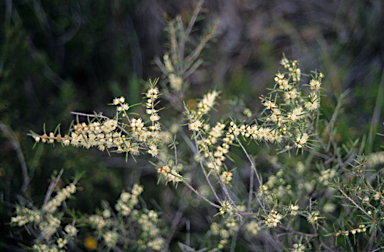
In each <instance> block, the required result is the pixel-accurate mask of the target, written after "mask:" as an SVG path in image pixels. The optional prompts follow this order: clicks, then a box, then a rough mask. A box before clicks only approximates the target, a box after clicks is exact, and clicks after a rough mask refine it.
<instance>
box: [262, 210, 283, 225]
mask: <svg viewBox="0 0 384 252" xmlns="http://www.w3.org/2000/svg"><path fill="white" fill-rule="evenodd" d="M282 218H283V216H282V215H281V214H279V213H278V212H276V211H275V210H271V212H270V213H269V214H268V216H267V217H266V218H265V224H266V225H267V227H269V228H271V227H277V224H279V223H280V220H281V219H282Z"/></svg>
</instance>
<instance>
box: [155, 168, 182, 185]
mask: <svg viewBox="0 0 384 252" xmlns="http://www.w3.org/2000/svg"><path fill="white" fill-rule="evenodd" d="M157 172H158V173H160V174H161V175H163V176H164V177H165V178H166V179H167V181H171V182H181V181H182V179H183V177H182V176H181V175H180V174H179V173H178V171H177V167H174V168H172V170H171V168H170V167H169V166H168V165H165V166H163V167H162V168H159V169H157Z"/></svg>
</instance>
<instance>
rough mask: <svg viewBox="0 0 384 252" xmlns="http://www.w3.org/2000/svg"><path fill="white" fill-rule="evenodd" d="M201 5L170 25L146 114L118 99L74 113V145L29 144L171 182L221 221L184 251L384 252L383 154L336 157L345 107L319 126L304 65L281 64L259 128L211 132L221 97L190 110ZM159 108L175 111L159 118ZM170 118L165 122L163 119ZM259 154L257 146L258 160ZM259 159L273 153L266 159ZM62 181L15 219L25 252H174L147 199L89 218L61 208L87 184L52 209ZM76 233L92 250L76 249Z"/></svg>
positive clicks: (315, 83) (224, 123)
mask: <svg viewBox="0 0 384 252" xmlns="http://www.w3.org/2000/svg"><path fill="white" fill-rule="evenodd" d="M201 4H202V2H201V1H200V2H199V3H198V4H197V8H196V10H195V12H194V14H193V16H192V19H191V21H190V22H189V24H188V26H187V27H185V26H184V25H183V24H182V22H181V18H180V17H177V18H176V19H175V20H171V21H169V23H168V25H169V35H170V42H171V47H170V52H168V53H166V54H165V55H164V56H163V60H160V59H156V63H157V64H158V66H159V68H160V69H161V70H162V72H163V74H164V77H165V78H163V80H162V81H161V82H159V80H158V79H156V80H154V81H151V80H150V81H149V82H148V85H147V87H146V88H147V89H146V92H145V93H144V99H145V100H146V102H145V103H144V104H143V106H144V108H145V112H146V113H145V114H143V115H137V114H136V113H133V112H131V110H132V107H133V106H134V105H132V104H129V102H128V101H126V99H125V98H124V96H121V97H116V98H114V99H112V103H111V104H110V105H111V106H114V107H115V108H116V113H115V114H114V115H113V116H111V117H108V116H105V115H102V114H97V113H94V114H85V113H78V112H74V113H73V114H75V115H76V121H75V122H73V123H72V125H71V127H70V129H69V133H68V134H65V135H64V136H62V135H61V130H60V127H57V128H56V129H55V130H54V131H52V132H49V133H47V132H46V131H45V129H44V132H43V133H42V134H38V133H34V132H32V133H31V134H30V135H31V136H32V137H33V138H34V140H35V141H36V142H37V143H38V142H42V143H46V144H54V143H55V142H56V143H60V144H62V145H63V146H71V147H77V148H79V147H83V148H87V149H89V148H97V149H99V150H100V151H106V152H116V153H118V154H121V155H125V158H126V159H128V158H131V157H132V158H134V159H136V158H139V157H143V158H144V159H148V160H149V162H150V163H151V164H152V165H153V167H154V170H153V171H154V172H156V173H157V174H158V177H159V180H158V181H159V183H160V182H162V183H163V182H164V183H165V184H168V183H169V182H172V183H170V184H172V185H167V186H170V187H175V188H176V193H177V192H178V191H182V192H180V194H181V193H186V191H185V190H184V189H188V192H189V193H193V194H194V195H195V198H196V200H198V201H199V200H201V201H202V202H201V203H199V204H205V205H206V206H207V207H209V208H212V209H216V210H215V211H216V212H215V214H213V215H210V216H209V218H211V220H212V221H211V223H210V227H209V228H207V230H206V235H205V236H204V239H205V240H204V241H203V242H200V243H198V242H196V243H195V244H191V243H190V241H189V239H186V240H187V241H186V242H185V243H184V242H182V241H179V243H178V246H179V248H180V249H181V250H182V251H195V250H194V249H193V247H196V248H198V249H211V250H212V251H220V250H228V249H230V250H231V251H234V250H235V249H237V246H242V247H246V248H247V249H248V250H267V249H268V250H270V249H272V250H276V251H281V250H283V249H286V250H289V251H305V250H311V251H320V250H327V251H340V250H346V251H350V250H354V248H357V249H358V250H363V249H365V250H368V251H373V250H380V248H382V247H383V246H384V242H383V241H384V239H383V238H382V228H383V218H384V216H383V213H384V212H383V205H384V197H383V195H382V193H384V191H383V188H382V183H383V177H382V174H381V171H380V170H376V169H374V168H376V167H377V165H379V164H382V163H384V162H383V153H382V152H381V153H374V154H371V155H369V156H367V157H364V155H363V151H364V141H358V140H357V141H355V142H352V143H350V144H346V145H343V146H342V148H341V147H340V146H338V142H337V141H336V140H335V134H336V128H335V121H336V119H337V115H338V113H339V111H340V106H341V101H342V99H343V97H340V100H339V103H338V104H337V106H336V108H335V111H334V114H333V116H332V119H331V120H330V121H329V122H326V121H324V120H322V119H321V113H320V109H321V95H322V93H321V92H322V87H321V86H322V80H323V78H324V74H323V73H322V72H319V71H313V72H311V74H310V75H307V74H304V73H302V72H301V69H300V66H299V62H298V61H296V60H294V61H291V60H288V59H287V58H286V57H285V56H284V57H283V59H282V61H281V65H282V67H283V68H282V69H281V70H280V71H279V72H278V73H277V74H276V76H275V77H274V85H273V87H272V88H271V90H270V91H269V93H268V94H267V95H266V96H261V97H260V101H261V104H262V105H263V107H264V109H263V110H262V112H261V113H260V114H261V116H260V117H258V118H256V117H255V116H253V115H257V114H258V113H257V112H256V111H252V110H251V109H249V108H248V109H246V110H244V114H245V115H247V117H248V118H250V119H248V120H244V121H241V120H235V119H233V118H220V120H219V121H212V120H211V118H210V115H211V114H213V113H214V112H212V110H214V107H215V105H216V104H217V103H218V99H219V97H220V92H219V91H216V90H213V91H210V92H208V93H207V94H205V95H204V96H203V97H202V98H201V99H200V100H199V101H198V102H197V103H196V104H187V103H185V102H184V101H183V97H185V95H186V90H187V86H188V77H189V76H190V75H191V74H192V73H193V72H194V71H195V70H196V69H197V68H198V67H199V65H201V64H202V59H200V58H199V54H200V52H201V51H202V49H203V47H204V46H205V44H206V43H207V42H208V41H209V40H210V39H211V38H212V37H213V36H214V35H215V33H216V25H213V26H212V27H211V28H210V29H208V31H207V32H206V34H204V35H203V37H202V38H201V40H200V43H199V44H198V45H197V47H196V48H195V49H194V50H192V52H191V53H190V54H189V55H187V56H185V55H184V54H185V46H186V41H187V39H188V37H189V35H190V32H191V29H192V27H193V24H194V22H195V20H196V18H197V16H198V13H199V12H200V9H201ZM271 78H272V77H271ZM162 98H164V100H168V101H169V102H170V103H171V105H172V106H171V108H167V107H163V104H165V103H166V102H162V100H161V99H162ZM164 108H166V109H167V112H164V113H162V111H161V110H163V109H164ZM171 109H173V110H172V111H170V110H171ZM251 119H252V120H251ZM255 146H260V147H258V148H256V150H257V151H255ZM263 148H271V150H270V151H269V152H267V151H264V152H263V151H260V150H259V149H263ZM244 160H245V161H244ZM259 162H267V163H268V166H269V167H270V169H269V170H262V169H260V167H259V165H258V163H259ZM61 173H62V172H60V174H59V175H57V176H56V177H55V178H54V179H53V180H52V183H51V185H50V188H49V190H48V193H47V196H46V200H45V202H44V204H43V205H42V206H41V207H37V206H33V205H20V206H17V207H16V212H15V216H14V217H13V218H12V219H11V223H12V224H13V225H15V226H24V227H25V228H26V229H28V230H29V231H30V232H31V235H34V237H35V240H34V244H33V245H32V246H31V247H29V248H28V249H32V250H34V251H64V250H72V249H73V248H75V247H76V246H80V245H79V244H82V243H83V244H84V246H85V247H87V248H88V249H89V250H93V249H96V248H98V249H100V250H112V251H120V250H121V249H122V250H129V249H130V250H139V249H141V250H148V251H150V250H155V251H160V250H168V249H169V248H170V246H171V242H172V234H173V233H172V232H174V231H175V229H176V227H175V226H172V225H173V223H172V225H171V228H170V230H171V232H170V233H171V235H168V232H166V231H167V228H165V224H166V222H167V221H166V220H165V219H163V220H161V214H160V213H159V212H158V211H155V210H149V209H146V208H145V207H140V206H139V196H140V194H141V193H142V191H143V187H141V186H139V185H138V184H135V185H134V186H133V188H132V190H131V191H130V192H125V191H124V192H122V193H121V195H120V198H119V199H118V200H117V203H116V205H115V206H114V207H110V206H108V204H104V205H103V209H101V210H98V211H97V213H95V214H94V215H91V216H87V215H83V214H80V213H77V212H76V211H72V210H70V209H67V208H66V206H65V204H64V203H65V201H66V200H68V199H69V198H70V196H71V195H72V194H74V193H76V183H77V181H78V179H79V178H80V176H78V177H76V178H75V180H74V181H73V182H72V183H71V184H70V185H68V186H67V187H65V188H64V189H61V190H58V191H57V193H56V195H55V196H54V197H53V198H52V197H51V195H52V192H53V190H54V188H55V185H56V183H57V181H58V180H59V178H60V176H61ZM179 184H180V185H179ZM180 188H184V189H180ZM183 190H184V191H183ZM190 197H191V198H193V196H190ZM187 200H188V199H187ZM210 212H212V211H210ZM159 216H160V219H159ZM175 225H177V223H176V222H175ZM168 231H169V230H168ZM81 232H84V233H85V234H89V237H91V238H89V239H87V240H81V239H79V238H78V235H79V234H80V233H81ZM350 234H351V235H350ZM166 236H168V238H166ZM339 236H340V237H343V239H340V237H339ZM92 237H94V238H92ZM199 244H200V247H199ZM237 244H241V245H237Z"/></svg>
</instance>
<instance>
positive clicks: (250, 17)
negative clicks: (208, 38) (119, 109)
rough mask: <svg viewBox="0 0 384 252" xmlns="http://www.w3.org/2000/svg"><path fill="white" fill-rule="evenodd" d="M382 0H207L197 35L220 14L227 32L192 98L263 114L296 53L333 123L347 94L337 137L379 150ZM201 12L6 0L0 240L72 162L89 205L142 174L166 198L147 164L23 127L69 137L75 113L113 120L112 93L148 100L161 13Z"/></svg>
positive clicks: (0, 82)
mask: <svg viewBox="0 0 384 252" xmlns="http://www.w3.org/2000/svg"><path fill="white" fill-rule="evenodd" d="M383 5H384V2H383V1H381V0H376V1H375V0H373V1H363V0H357V1H331V0H321V1H306V0H293V1H285V0H272V1H270V0H268V1H266V0H265V1H251V0H220V1H218V0H207V1H206V2H205V3H204V5H203V7H204V8H205V10H206V12H205V13H204V14H203V17H204V18H203V19H202V20H200V21H198V22H197V24H196V28H197V29H196V31H195V32H194V33H192V37H196V39H198V38H199V36H200V35H201V31H202V29H204V27H205V26H206V25H209V24H212V23H213V22H215V21H218V22H219V28H218V31H219V34H218V36H217V37H216V39H215V40H214V41H213V42H210V43H209V45H208V47H207V48H206V49H205V50H204V51H203V55H202V56H203V58H204V60H205V63H204V64H203V66H201V67H200V68H199V69H198V70H197V71H196V72H195V73H194V74H193V75H192V76H191V77H190V91H189V92H188V93H186V97H185V99H188V98H198V97H201V96H202V95H203V94H204V93H205V92H206V91H208V90H210V89H213V88H217V89H218V90H221V91H222V94H221V97H222V98H223V99H236V97H237V98H239V99H241V100H243V101H244V104H243V105H244V106H245V107H248V108H250V109H252V110H253V111H258V110H259V109H258V108H259V106H260V100H259V97H260V95H261V94H267V91H266V88H267V87H270V86H271V85H273V77H274V74H275V73H276V72H277V70H278V69H280V65H279V62H280V59H281V58H282V55H283V53H285V55H286V57H287V58H288V59H298V60H299V63H300V66H301V68H302V72H305V73H308V72H309V71H310V70H313V69H319V70H320V69H321V71H322V72H323V73H324V74H325V79H324V83H323V87H324V88H326V89H327V91H326V92H325V94H326V96H325V97H324V98H323V100H322V103H323V110H322V113H323V118H324V119H326V120H329V119H330V117H331V115H332V112H333V108H334V106H335V104H336V102H337V98H338V96H339V95H340V94H341V93H342V92H344V91H345V90H350V91H349V93H348V95H347V99H346V100H345V106H344V109H343V113H342V114H341V115H340V118H339V122H338V128H339V132H340V133H339V141H348V140H350V139H354V138H357V137H360V138H361V137H362V136H363V135H366V136H367V139H368V146H367V149H366V151H367V152H368V153H369V152H371V151H378V150H380V147H379V146H380V144H382V140H381V143H380V141H377V137H375V133H376V131H377V130H378V131H380V130H381V132H383V131H384V130H383V127H382V122H383V118H384V117H383V112H382V109H381V108H382V105H383V99H384V94H383V89H384V86H383V85H384V81H383V78H384V76H383V66H384V50H383V49H384V43H383V41H384V15H383V14H384V13H383V10H384V6H383ZM193 9H194V1H186V0H184V1H176V0H167V1H165V0H143V1H132V0H126V1H120V0H111V1H89V0H82V1H79V0H76V1H75V0H67V1H61V0H49V1H47V0H25V1H23V0H2V1H0V121H1V122H2V123H3V124H4V125H7V126H8V128H7V130H4V129H5V127H3V128H2V129H3V130H2V134H1V135H0V138H1V140H0V142H1V145H0V155H1V156H0V160H1V161H0V193H1V194H0V200H1V204H0V219H1V220H0V225H1V226H0V243H3V244H13V243H16V242H17V241H18V240H17V237H12V238H11V237H10V236H12V235H10V231H9V226H8V224H6V223H7V222H9V221H10V217H11V216H12V211H13V210H14V204H15V203H17V202H18V201H19V200H22V199H23V198H28V197H30V196H32V198H31V199H32V200H33V202H34V203H36V204H37V205H39V204H41V202H42V201H43V197H44V193H45V191H46V189H47V187H48V185H49V181H50V180H49V179H50V176H51V174H52V172H53V171H54V170H60V169H62V168H64V169H65V172H64V175H63V178H62V179H63V182H68V181H71V178H72V177H73V176H74V174H75V173H76V172H81V171H86V177H85V179H83V180H82V181H81V182H80V186H81V190H82V193H81V194H80V193H78V195H77V196H76V199H75V202H76V203H74V204H77V207H78V208H79V209H80V210H82V211H84V212H92V211H94V209H95V208H97V207H99V206H100V199H106V200H108V201H110V202H114V201H115V200H116V199H117V198H118V196H119V193H120V192H121V190H122V189H123V188H125V187H126V186H132V184H133V183H134V182H136V181H137V180H138V179H139V178H140V177H141V179H140V181H141V182H142V183H144V184H145V187H146V191H145V193H144V197H147V199H150V198H155V200H157V201H161V200H162V199H161V196H159V195H158V194H156V193H155V192H154V191H155V190H156V175H155V170H154V169H151V167H150V165H148V163H147V162H144V161H140V160H139V161H138V163H137V164H135V163H134V162H133V161H129V162H128V164H126V163H125V161H124V158H119V157H118V156H114V155H113V157H112V158H108V155H107V153H105V152H99V151H96V150H94V151H93V150H92V151H88V150H83V149H75V148H62V147H61V146H55V148H53V147H52V146H48V145H44V146H43V145H37V146H36V148H34V149H32V146H33V144H34V142H33V140H32V139H31V138H30V137H28V136H27V135H26V134H27V133H28V132H29V131H30V130H33V131H35V132H38V133H41V132H42V131H43V124H44V123H45V125H46V126H45V127H46V129H47V131H48V132H50V131H53V130H54V129H55V127H56V126H57V124H59V123H62V124H61V130H62V133H66V131H67V129H68V127H69V125H70V122H71V120H73V119H74V117H73V116H72V115H71V114H70V112H71V111H79V112H86V113H92V112H93V111H96V112H100V111H103V112H104V114H106V115H108V116H113V114H114V111H113V107H108V106H107V104H108V103H110V102H111V101H112V98H113V97H117V96H121V95H124V96H125V97H126V98H127V100H128V102H129V103H130V104H134V103H138V102H141V99H140V97H141V93H142V92H143V90H144V86H143V85H142V84H143V83H144V82H145V81H147V80H148V79H149V78H152V79H153V78H156V77H161V72H160V71H159V69H158V68H157V66H156V65H155V64H154V61H153V60H154V58H155V57H160V58H162V55H163V54H164V53H165V52H166V51H167V50H168V48H167V47H166V46H165V45H166V42H167V37H166V33H165V32H164V28H165V27H166V21H165V18H164V14H165V13H167V15H168V16H169V17H170V18H174V17H175V16H176V15H177V14H181V17H182V19H183V20H184V21H188V19H189V18H190V16H191V14H192V12H193ZM227 109H228V107H226V106H225V105H224V104H223V105H220V106H219V108H218V110H219V111H224V112H225V111H226V110H227ZM10 129H12V132H13V133H10ZM370 132H371V133H370ZM9 134H13V136H14V139H15V140H16V141H17V142H19V143H20V149H21V151H22V152H23V154H24V158H25V162H26V167H27V168H28V173H29V177H30V178H31V179H32V181H31V183H30V190H29V191H28V192H29V193H27V194H25V193H22V192H21V187H22V182H23V181H22V174H21V165H20V159H19V158H18V156H17V155H16V152H15V148H14V145H13V144H12V141H11V139H10V138H9ZM369 134H371V137H369ZM375 140H376V141H375ZM127 167H128V168H127ZM162 188H163V189H164V188H165V187H162ZM164 190H165V189H164ZM167 190H168V189H167ZM160 205H161V204H160Z"/></svg>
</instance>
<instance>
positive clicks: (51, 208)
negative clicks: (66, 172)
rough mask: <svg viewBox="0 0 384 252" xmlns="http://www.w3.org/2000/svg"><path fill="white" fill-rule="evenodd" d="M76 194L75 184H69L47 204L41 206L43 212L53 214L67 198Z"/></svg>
mask: <svg viewBox="0 0 384 252" xmlns="http://www.w3.org/2000/svg"><path fill="white" fill-rule="evenodd" d="M75 192H76V186H75V184H70V185H68V186H67V187H65V188H64V189H63V190H61V191H59V192H58V193H57V195H56V196H55V197H54V198H53V199H51V200H50V201H48V203H47V204H46V205H45V206H43V210H44V211H46V212H49V213H53V212H55V211H56V210H57V208H58V207H59V206H60V205H61V204H62V202H63V201H65V200H66V199H67V198H69V197H70V196H71V194H74V193H75Z"/></svg>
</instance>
